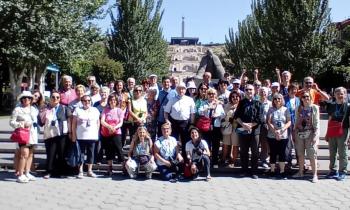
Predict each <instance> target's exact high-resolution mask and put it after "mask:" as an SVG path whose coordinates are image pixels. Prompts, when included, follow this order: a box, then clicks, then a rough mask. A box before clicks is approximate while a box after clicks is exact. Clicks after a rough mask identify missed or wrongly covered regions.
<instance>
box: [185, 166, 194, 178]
mask: <svg viewBox="0 0 350 210" xmlns="http://www.w3.org/2000/svg"><path fill="white" fill-rule="evenodd" d="M184 177H185V178H190V177H192V172H191V164H189V163H186V164H185V167H184Z"/></svg>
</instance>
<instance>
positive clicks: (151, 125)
mask: <svg viewBox="0 0 350 210" xmlns="http://www.w3.org/2000/svg"><path fill="white" fill-rule="evenodd" d="M156 95H157V90H155V89H149V90H148V91H147V113H148V115H147V118H146V127H147V130H148V132H149V134H150V136H151V139H152V140H153V141H154V140H155V138H156V133H157V113H158V109H159V105H158V104H157V100H156Z"/></svg>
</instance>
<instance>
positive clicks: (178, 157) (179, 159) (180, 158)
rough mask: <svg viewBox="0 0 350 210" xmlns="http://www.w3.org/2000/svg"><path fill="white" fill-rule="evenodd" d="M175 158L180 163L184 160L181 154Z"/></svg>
mask: <svg viewBox="0 0 350 210" xmlns="http://www.w3.org/2000/svg"><path fill="white" fill-rule="evenodd" d="M177 160H178V161H179V162H180V163H181V162H183V161H184V158H183V157H182V156H181V155H177Z"/></svg>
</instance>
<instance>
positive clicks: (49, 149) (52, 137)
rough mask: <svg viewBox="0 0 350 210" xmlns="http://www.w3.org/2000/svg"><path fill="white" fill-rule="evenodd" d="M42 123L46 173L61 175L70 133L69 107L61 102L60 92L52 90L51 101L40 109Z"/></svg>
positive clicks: (48, 176) (47, 175) (47, 176)
mask: <svg viewBox="0 0 350 210" xmlns="http://www.w3.org/2000/svg"><path fill="white" fill-rule="evenodd" d="M40 124H41V125H42V126H44V140H45V148H46V157H47V158H46V175H45V176H44V178H45V179H49V178H50V177H51V175H55V176H61V175H63V172H64V166H65V159H64V158H65V156H64V155H65V147H66V138H67V133H68V115H67V108H66V106H63V105H61V104H60V94H59V92H57V91H55V90H53V91H52V92H51V97H50V103H49V104H48V106H47V108H45V109H43V110H41V111H40Z"/></svg>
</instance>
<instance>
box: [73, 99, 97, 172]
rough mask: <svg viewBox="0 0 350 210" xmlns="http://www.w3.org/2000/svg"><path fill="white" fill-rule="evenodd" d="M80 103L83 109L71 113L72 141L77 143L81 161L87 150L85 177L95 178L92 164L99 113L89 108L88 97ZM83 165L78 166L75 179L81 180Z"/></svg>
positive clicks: (89, 100)
mask: <svg viewBox="0 0 350 210" xmlns="http://www.w3.org/2000/svg"><path fill="white" fill-rule="evenodd" d="M81 102H82V103H83V107H81V108H80V107H77V108H76V109H75V110H74V112H73V120H72V141H73V142H75V141H78V143H79V146H80V150H81V159H82V160H84V154H85V150H87V161H86V163H87V166H88V172H87V176H89V177H93V178H95V177H96V174H95V173H94V172H92V164H93V163H94V148H95V143H96V141H97V140H98V136H99V135H98V130H99V128H100V112H99V111H98V110H97V109H96V108H95V107H91V97H90V96H89V95H84V96H83V97H82V98H81ZM83 162H84V161H83ZM83 165H84V163H82V164H81V165H80V166H79V174H78V176H77V178H80V179H81V178H83Z"/></svg>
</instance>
